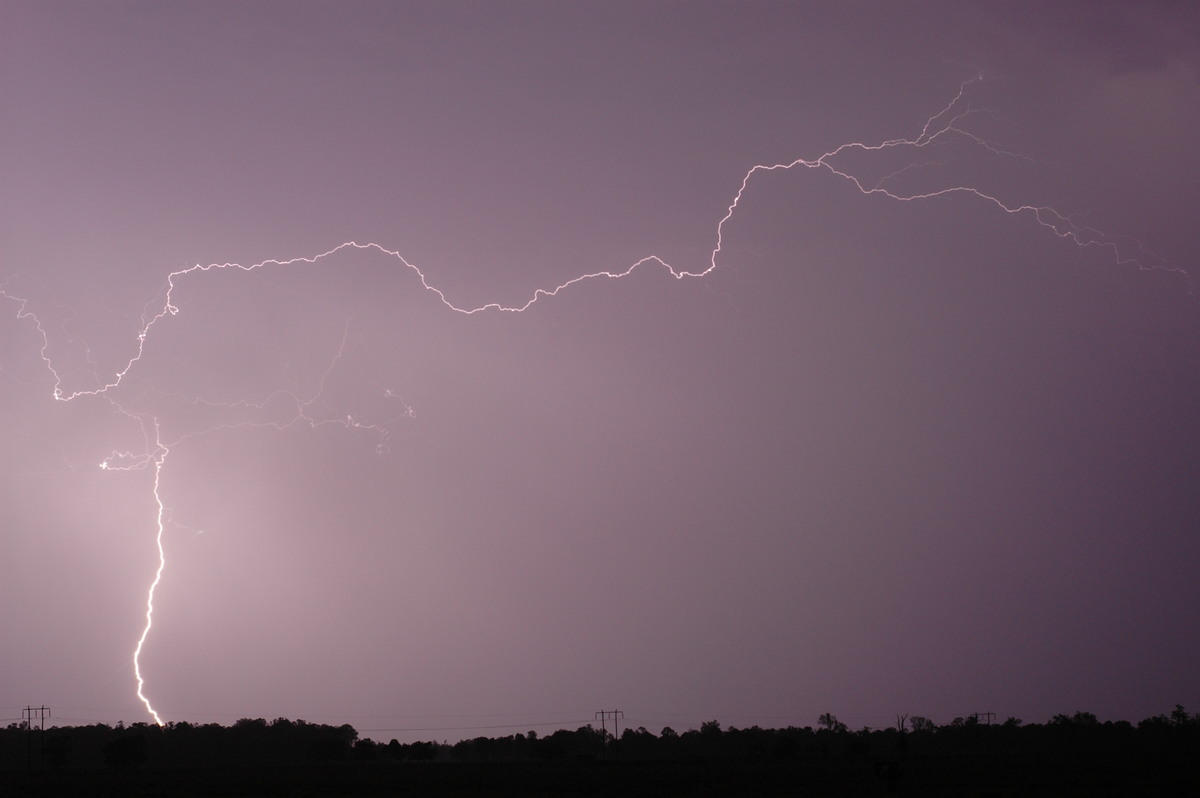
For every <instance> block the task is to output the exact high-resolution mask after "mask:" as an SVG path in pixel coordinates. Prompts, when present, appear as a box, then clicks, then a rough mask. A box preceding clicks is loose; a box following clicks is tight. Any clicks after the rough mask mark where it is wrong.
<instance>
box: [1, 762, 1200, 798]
mask: <svg viewBox="0 0 1200 798" xmlns="http://www.w3.org/2000/svg"><path fill="white" fill-rule="evenodd" d="M1198 753H1200V752H1198ZM877 765H878V763H875V762H869V761H862V762H846V761H842V762H836V761H825V762H821V761H809V762H742V761H733V760H723V759H715V760H711V761H664V762H601V761H596V762H532V761H531V762H344V763H329V764H323V765H306V766H289V767H251V766H242V767H234V768H226V769H222V768H192V769H182V768H181V769H169V770H156V769H153V768H145V769H142V770H138V771H136V772H128V773H123V772H114V771H111V770H103V769H102V770H95V771H71V772H60V773H53V772H46V773H39V772H33V773H28V772H9V773H5V774H3V776H2V777H0V795H3V796H5V797H6V798H7V796H14V797H15V796H31V797H32V796H46V798H52V797H57V796H63V797H64V798H65V797H67V796H106V797H107V796H113V797H114V798H115V797H116V796H131V798H132V797H136V796H165V795H170V796H392V795H396V796H399V795H445V796H491V795H497V796H504V795H511V796H518V795H519V796H569V795H580V796H585V795H596V796H599V795H614V796H615V795H645V796H651V795H654V796H674V795H679V796H688V795H695V796H723V795H738V796H741V795H745V796H783V795H788V796H852V795H881V796H882V795H913V796H942V795H945V796H1018V795H1020V796H1076V795H1077V796H1127V795H1181V796H1182V795H1188V796H1195V795H1200V777H1198V774H1200V768H1198V766H1197V765H1196V764H1195V760H1193V762H1191V763H1188V762H1184V761H1181V760H1180V759H1178V758H1176V757H1174V756H1166V755H1164V756H1158V757H1156V756H1146V755H1138V756H1130V757H1112V756H1104V757H1072V758H1070V759H1065V760H1064V759H1060V758H1056V757H1038V756H1022V757H1013V756H989V755H981V756H976V757H915V758H910V759H909V760H908V761H906V762H904V763H901V764H900V766H899V769H898V771H895V772H893V774H892V775H890V776H889V775H888V774H887V773H886V772H884V773H880V772H878V771H879V770H880V769H879V768H878V767H877Z"/></svg>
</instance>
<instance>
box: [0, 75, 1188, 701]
mask: <svg viewBox="0 0 1200 798" xmlns="http://www.w3.org/2000/svg"><path fill="white" fill-rule="evenodd" d="M980 80H982V78H981V77H976V78H973V79H971V80H968V81H966V82H964V83H962V84H960V86H959V89H958V93H957V94H956V95H955V96H954V97H953V98H952V99H951V100H950V101H949V102H948V103H947V104H946V105H945V106H944V107H943V108H941V109H940V110H939V111H938V112H937V113H935V114H934V115H932V116H930V117H929V118H928V119H926V120H925V123H924V125H923V126H922V127H921V130H920V132H919V134H918V135H916V136H914V137H911V138H897V139H889V140H885V141H882V142H879V143H874V144H869V143H865V142H860V141H852V142H847V143H844V144H841V145H839V146H838V147H836V148H834V149H832V150H830V151H828V152H825V153H824V154H822V155H820V156H819V157H816V158H810V159H805V158H797V159H795V160H793V161H788V162H780V163H773V164H772V163H766V164H756V165H754V166H752V167H750V169H749V170H747V171H746V172H745V174H744V175H743V176H742V179H741V183H740V185H738V188H737V191H736V192H735V193H734V195H733V198H732V200H731V202H730V203H729V205H728V207H727V208H726V210H725V213H724V215H723V216H722V217H721V218H720V220H719V221H718V222H717V224H716V230H715V244H714V246H713V249H712V250H711V252H710V254H709V257H708V259H707V262H706V263H705V264H704V265H703V268H700V269H699V270H697V271H689V270H685V269H678V268H676V267H675V266H672V265H671V264H670V263H668V262H667V261H666V260H664V259H663V258H660V257H659V256H657V255H647V256H645V257H643V258H641V259H639V260H637V261H635V262H634V263H632V264H630V265H629V266H627V267H626V268H624V269H622V270H620V271H610V270H601V271H596V272H590V273H587V274H581V275H578V276H576V277H572V278H571V279H569V280H566V281H565V282H562V283H559V284H558V285H556V286H554V287H552V288H538V289H536V290H534V291H533V293H532V294H531V295H530V296H529V297H528V299H526V300H525V301H524V302H523V303H520V304H515V305H504V304H501V303H498V302H489V303H486V304H483V305H479V306H477V307H465V306H459V305H456V304H455V303H453V302H451V301H450V299H449V298H448V297H447V296H446V294H445V293H444V292H443V291H442V290H441V289H440V288H438V287H437V286H435V285H434V284H433V283H431V282H430V281H429V279H428V278H427V276H426V274H425V273H424V272H423V271H422V270H421V269H420V268H418V267H417V266H416V265H415V264H414V263H412V262H410V261H409V260H407V259H405V257H404V256H403V255H402V254H401V253H400V252H399V251H398V250H394V249H389V248H387V247H384V246H382V245H380V244H377V243H373V242H366V243H360V242H357V241H346V242H344V243H341V244H338V245H337V246H335V247H333V248H332V249H329V250H326V251H325V252H321V253H319V254H316V255H309V256H302V257H294V258H290V259H283V260H281V259H274V258H272V259H268V260H263V261H259V262H257V263H253V264H250V265H242V264H238V263H210V264H208V265H201V264H199V263H197V264H195V265H194V266H190V267H187V268H184V269H179V270H176V271H172V272H170V273H169V274H168V275H167V277H166V282H165V294H163V303H162V305H161V307H159V308H158V309H157V310H156V311H155V312H154V313H152V314H143V317H142V326H141V328H140V329H139V330H138V331H137V334H136V346H135V347H134V352H133V354H132V356H130V357H129V358H128V360H127V361H125V362H124V365H123V366H121V367H120V368H119V369H117V370H116V371H114V372H113V373H112V376H111V377H109V378H107V379H106V380H103V381H101V380H100V378H99V377H97V384H96V385H95V387H92V388H85V389H77V390H68V389H66V388H65V387H64V376H63V375H62V374H61V373H60V372H59V370H58V369H57V368H56V366H55V364H54V362H53V361H52V359H51V357H50V354H49V350H50V340H49V335H48V334H47V331H46V329H45V326H44V325H43V324H42V322H41V320H40V319H39V318H38V317H37V315H36V314H34V313H33V312H32V311H31V310H30V309H29V303H28V301H27V300H26V299H24V298H21V297H18V296H15V295H13V294H10V293H8V292H7V290H6V288H5V287H4V286H3V285H0V297H3V298H4V299H6V300H8V301H10V302H12V303H14V304H15V305H16V318H17V319H18V320H28V321H29V322H30V323H31V324H32V325H33V327H34V330H35V332H36V334H37V336H38V338H39V339H40V346H39V349H38V354H39V356H40V358H41V360H42V362H43V363H44V365H45V368H46V369H47V371H48V372H49V374H50V376H51V379H52V383H53V386H52V390H51V393H52V396H53V398H54V399H55V400H57V401H60V402H70V401H73V400H76V399H80V398H83V397H104V398H106V399H107V400H108V401H109V402H110V403H112V405H113V406H114V408H116V410H117V411H118V412H121V413H124V414H125V415H127V416H129V417H130V418H133V419H135V420H136V421H138V423H140V424H141V425H142V427H143V433H144V434H145V436H146V449H145V451H144V452H143V453H141V454H134V453H130V452H121V453H117V452H114V453H113V454H112V455H110V456H109V457H108V458H107V459H105V460H104V461H103V462H102V463H101V468H103V469H105V470H110V471H133V470H151V471H152V472H153V475H154V479H153V490H152V495H153V497H154V502H155V506H156V507H157V514H156V518H155V528H156V531H155V536H154V539H155V546H156V548H157V553H158V562H157V567H156V568H155V571H154V578H153V580H152V581H151V582H150V585H149V587H148V589H147V591H146V613H145V625H144V627H143V628H142V632H141V635H140V636H139V637H138V639H137V643H136V645H135V647H134V650H133V671H134V676H135V678H136V682H137V697H138V699H139V700H140V701H141V702H142V703H143V704H144V705H145V707H146V710H147V712H148V713H149V714H150V715H151V717H153V718H154V722H155V723H158V724H160V725H161V724H162V722H163V721H162V718H161V716H160V715H159V713H158V712H157V711H156V710H155V709H154V707H153V706H152V704H151V702H150V700H149V698H147V696H146V694H145V689H144V688H145V679H144V677H143V674H142V670H141V655H142V651H143V649H144V647H145V645H146V641H147V639H148V638H149V636H150V632H151V629H152V628H153V625H154V596H155V592H156V590H157V588H158V586H159V584H160V583H161V581H162V577H163V572H164V570H165V568H166V555H165V549H164V547H163V537H164V534H165V530H166V522H165V514H166V505H165V503H164V501H163V498H162V493H161V490H160V489H161V484H162V475H163V468H164V466H165V464H166V461H167V456H168V454H169V453H170V451H171V449H170V446H174V445H178V444H179V443H181V442H182V441H184V440H186V439H187V438H190V437H194V436H197V435H204V434H208V433H211V432H213V431H215V430H219V429H236V428H241V427H271V428H274V429H279V430H282V429H286V428H288V427H291V426H293V425H295V424H299V423H307V424H308V425H310V426H313V427H316V426H321V425H325V424H336V425H340V426H342V427H344V428H346V429H364V430H370V431H374V432H375V433H377V434H378V435H379V440H378V442H377V445H376V450H377V451H378V452H379V453H381V454H383V453H386V451H387V445H386V438H387V434H388V424H386V423H382V424H381V423H374V422H368V421H365V420H362V419H359V418H356V417H355V416H354V415H352V414H346V415H344V416H335V417H328V418H318V417H317V416H316V415H314V413H313V410H314V409H315V408H316V407H317V405H318V404H319V403H320V401H321V395H322V393H323V391H324V389H325V381H326V379H327V378H328V376H329V374H330V373H331V371H332V370H333V368H334V367H335V366H336V364H337V362H338V360H339V358H340V357H341V355H342V352H343V350H344V348H345V344H346V340H347V336H348V334H349V323H347V326H346V328H345V330H344V332H343V337H342V344H341V348H339V349H338V351H337V353H336V354H335V356H334V357H333V359H332V360H331V362H330V364H329V366H328V368H327V369H326V370H325V372H324V373H323V375H322V377H321V380H320V384H319V385H318V386H317V389H316V391H315V393H314V394H313V395H311V396H309V397H306V398H301V397H299V396H297V395H296V394H294V393H291V392H277V393H276V394H272V395H271V396H270V397H268V398H267V399H265V400H263V401H262V402H259V403H251V402H235V403H209V404H213V405H215V406H218V407H221V408H225V409H245V410H257V411H262V410H264V408H265V407H266V406H267V404H268V403H270V402H271V401H272V400H274V399H276V398H279V397H280V396H282V397H283V398H285V399H286V400H287V401H288V403H289V404H290V405H291V407H292V414H291V417H290V419H287V420H285V421H253V420H250V421H242V422H231V423H226V424H220V425H217V426H213V427H209V428H207V429H204V430H202V431H197V432H192V433H188V434H186V435H182V436H180V437H179V438H178V439H175V440H172V441H170V442H169V443H167V442H164V440H163V435H162V430H161V428H160V426H159V422H158V419H157V418H156V417H153V416H150V417H147V416H139V415H137V414H134V413H132V412H130V411H128V410H126V409H125V408H124V407H122V406H121V405H120V404H118V403H117V402H116V400H115V399H114V398H113V397H112V396H110V395H109V394H111V393H113V392H114V391H115V389H117V388H118V387H119V386H120V385H121V384H122V382H123V381H124V380H125V378H126V376H127V375H128V374H129V373H130V372H131V371H132V370H133V369H134V368H135V367H136V365H137V364H138V363H139V362H140V361H141V359H142V357H143V354H144V352H145V347H146V342H147V340H148V338H149V337H150V335H151V333H152V331H153V330H154V329H155V328H156V327H157V326H158V325H160V324H162V323H163V322H164V321H165V320H166V319H167V318H169V317H171V316H175V315H176V314H178V313H179V312H180V308H179V306H178V305H177V304H176V303H175V299H174V294H175V289H176V288H177V287H178V286H179V284H180V282H181V281H183V280H185V279H188V278H192V277H196V276H199V275H202V274H204V273H207V272H213V271H221V270H236V271H242V272H252V271H256V270H259V269H266V268H286V267H289V266H295V265H300V264H310V265H311V264H317V263H318V262H320V261H322V260H325V259H327V258H329V257H331V256H333V255H335V254H337V253H339V252H342V251H345V250H358V251H375V252H378V253H380V254H383V255H386V256H388V257H390V258H393V259H394V260H396V261H397V262H398V263H399V264H400V265H401V266H403V267H405V268H407V269H409V270H411V271H412V272H413V273H414V274H415V275H416V277H417V279H418V280H419V281H420V284H421V286H422V287H423V288H424V289H425V290H426V291H429V292H431V293H433V294H434V295H435V296H436V297H437V298H438V300H440V301H441V303H442V304H443V305H444V306H445V307H446V308H447V309H449V310H450V311H453V312H456V313H460V314H464V315H468V316H470V315H474V314H478V313H484V312H488V311H496V312H502V313H522V312H524V311H526V310H528V309H529V308H531V307H532V306H533V305H534V304H535V303H537V302H538V301H539V300H542V299H548V298H551V297H555V296H557V295H558V294H559V293H560V292H561V291H565V290H567V289H569V288H571V287H572V286H575V285H578V284H581V283H585V282H588V281H592V280H598V279H602V278H607V279H614V280H615V279H621V278H624V277H628V276H629V275H631V274H633V273H634V272H635V271H637V270H638V269H641V268H643V267H658V268H660V269H662V270H664V271H665V272H667V273H668V274H669V275H670V276H672V277H674V278H676V279H680V280H682V279H685V278H688V279H695V278H703V277H706V276H707V275H709V274H711V273H712V272H713V271H714V270H715V269H717V268H718V264H719V260H720V256H721V254H722V249H723V247H724V241H725V228H726V225H727V224H728V223H729V222H730V220H731V219H733V218H734V216H735V214H736V213H737V211H738V209H739V208H740V206H741V203H742V200H743V197H744V196H745V194H746V192H747V191H748V190H749V188H750V185H751V183H752V181H753V179H754V178H755V176H756V175H759V174H760V173H765V172H777V171H791V170H798V169H801V168H804V169H810V170H824V171H826V172H828V173H830V174H832V175H834V176H836V177H838V178H840V179H841V180H843V181H846V182H847V183H849V184H850V185H851V186H853V188H854V189H855V190H857V191H858V192H860V193H861V194H863V195H864V196H882V197H885V198H888V199H891V200H894V201H896V202H915V201H930V200H934V199H937V198H950V197H955V196H962V197H966V198H968V199H974V200H976V201H979V202H982V203H984V204H985V205H990V206H992V207H994V208H995V209H996V210H997V211H999V212H1002V213H1005V214H1009V215H1012V216H1020V217H1028V218H1029V219H1031V220H1032V221H1033V222H1034V223H1035V224H1036V225H1038V226H1040V227H1042V228H1044V229H1045V230H1047V231H1049V232H1050V233H1051V234H1053V235H1054V236H1057V237H1058V238H1061V239H1066V240H1068V241H1070V242H1072V243H1074V244H1075V245H1077V246H1079V247H1081V248H1096V249H1101V250H1104V251H1107V252H1108V253H1109V254H1110V255H1111V257H1112V258H1113V260H1114V261H1115V262H1116V263H1117V264H1118V265H1121V266H1130V267H1136V268H1138V269H1141V270H1155V269H1156V270H1165V271H1168V272H1172V273H1175V274H1177V275H1179V276H1180V277H1182V278H1183V279H1184V280H1185V281H1186V283H1187V285H1188V287H1189V290H1191V288H1192V282H1191V277H1190V275H1189V274H1188V273H1187V272H1186V271H1185V270H1184V269H1182V268H1180V267H1178V266H1175V265H1172V264H1170V263H1168V262H1167V261H1166V260H1164V259H1163V258H1161V257H1159V256H1157V255H1155V254H1154V253H1153V252H1150V251H1149V250H1146V249H1145V248H1144V247H1142V246H1141V245H1137V246H1136V247H1133V249H1134V250H1135V251H1134V252H1132V253H1131V252H1129V251H1128V250H1129V249H1130V248H1129V247H1127V246H1124V245H1122V244H1121V243H1119V240H1118V239H1117V238H1114V237H1113V236H1110V235H1108V234H1106V233H1104V232H1102V231H1100V230H1097V229H1095V228H1093V227H1090V226H1088V225H1085V224H1083V223H1080V222H1076V221H1074V220H1072V219H1071V218H1070V217H1068V216H1067V215H1065V214H1063V213H1060V212H1059V211H1057V210H1055V209H1054V208H1052V207H1049V206H1044V205H1034V204H1025V203H1012V202H1007V201H1005V200H1003V199H1001V198H1000V197H998V196H996V195H994V194H991V193H988V192H985V191H984V190H982V189H980V188H978V187H975V186H971V185H948V186H941V187H939V188H935V189H931V190H928V191H912V192H906V191H903V190H901V189H899V188H896V187H895V184H896V183H897V182H899V180H900V179H901V178H902V177H905V176H908V175H910V174H914V173H917V172H920V171H921V170H922V169H926V168H930V167H934V166H939V165H944V164H945V163H946V161H944V160H943V161H937V160H926V161H921V160H916V161H914V162H911V163H909V164H907V165H905V166H904V167H902V168H900V169H898V170H895V171H892V172H891V173H889V174H887V175H885V176H884V177H882V178H880V179H878V180H876V181H875V182H871V181H869V180H867V179H866V178H865V177H862V176H861V175H860V174H858V173H857V172H856V171H854V170H853V169H852V168H851V167H849V166H845V165H839V164H841V162H842V161H844V160H846V159H847V156H848V155H850V154H851V153H858V154H860V155H865V156H871V155H879V154H885V153H892V152H896V153H902V152H905V151H908V152H911V153H913V154H914V156H915V155H919V154H921V153H923V152H926V151H929V152H933V150H934V148H935V147H937V146H939V145H946V146H950V145H955V146H960V147H966V148H968V149H970V150H973V151H974V152H975V153H977V154H979V155H981V156H982V157H991V158H1002V159H1012V158H1021V157H1023V156H1019V155H1017V154H1015V153H1011V152H1008V151H1006V150H1004V149H1002V148H1001V147H1000V146H999V145H997V144H995V143H994V142H992V141H989V140H987V139H985V138H983V137H981V136H979V135H977V134H975V133H972V132H970V130H969V129H968V122H969V120H970V119H971V118H972V117H973V116H975V115H977V114H980V113H986V112H985V111H983V110H981V109H978V108H974V107H972V106H971V105H970V103H969V102H968V94H969V92H970V89H971V87H972V86H973V85H974V84H976V83H978V82H979V81H980ZM954 157H959V156H954ZM89 363H90V357H89ZM91 365H92V366H93V367H94V364H91ZM0 371H3V367H2V364H0ZM97 371H98V370H97ZM377 387H379V388H380V389H381V390H382V392H383V393H384V395H385V396H387V397H389V398H398V397H397V396H396V394H395V392H393V391H392V390H391V389H390V388H384V387H383V386H377ZM181 398H182V397H181ZM186 401H189V402H191V403H192V404H194V405H195V404H198V403H199V402H200V400H186ZM412 412H413V411H412V408H410V407H408V406H407V405H404V412H403V415H404V416H411V415H412Z"/></svg>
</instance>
